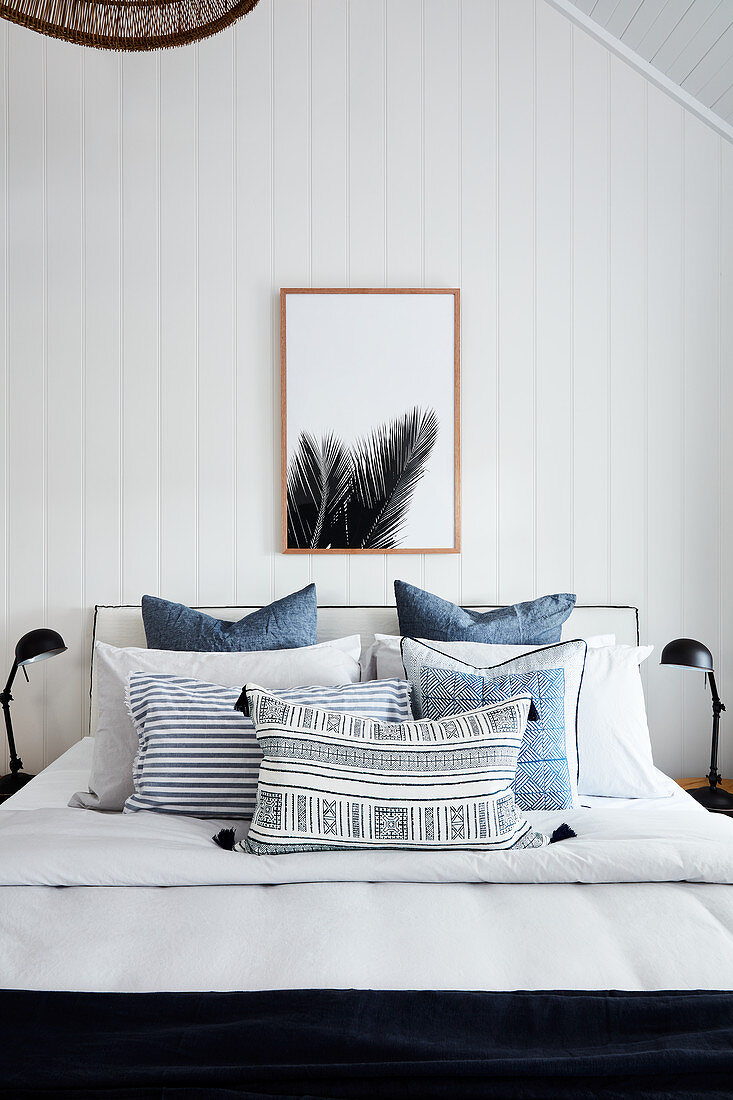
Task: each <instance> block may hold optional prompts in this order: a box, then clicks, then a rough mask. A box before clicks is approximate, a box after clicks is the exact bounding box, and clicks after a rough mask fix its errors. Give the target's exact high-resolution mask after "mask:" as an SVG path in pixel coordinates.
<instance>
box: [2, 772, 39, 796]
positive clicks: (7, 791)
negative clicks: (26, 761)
mask: <svg viewBox="0 0 733 1100" xmlns="http://www.w3.org/2000/svg"><path fill="white" fill-rule="evenodd" d="M33 778H34V776H32V775H28V773H27V772H8V774H7V775H4V776H3V777H2V778H1V779H0V800H2V799H5V798H10V796H11V794H15V793H16V791H19V790H20V788H21V787H25V785H26V783H28V781H29V780H31V779H33Z"/></svg>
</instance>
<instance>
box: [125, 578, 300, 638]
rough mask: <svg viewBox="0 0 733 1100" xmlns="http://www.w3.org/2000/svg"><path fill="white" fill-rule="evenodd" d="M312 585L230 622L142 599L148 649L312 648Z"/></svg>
mask: <svg viewBox="0 0 733 1100" xmlns="http://www.w3.org/2000/svg"><path fill="white" fill-rule="evenodd" d="M317 611H318V605H317V601H316V586H315V585H314V584H309V585H308V587H307V588H302V589H301V590H300V592H293V593H292V594H291V595H290V596H283V598H282V599H281V600H275V602H274V603H270V604H268V605H267V607H263V608H260V610H259V611H253V612H252V614H251V615H245V617H244V618H243V619H240V620H239V621H238V622H236V623H229V622H227V621H226V620H225V619H215V618H213V617H212V616H211V615H205V614H204V613H203V611H195V610H194V609H193V608H192V607H186V605H185V604H182V603H171V601H170V600H161V599H159V598H158V597H157V596H143V623H144V624H145V637H146V638H147V642H148V649H178V650H189V651H190V650H193V651H196V652H198V653H233V652H238V651H242V650H249V651H252V650H256V649H298V648H299V647H300V646H304V645H315V642H316V616H317Z"/></svg>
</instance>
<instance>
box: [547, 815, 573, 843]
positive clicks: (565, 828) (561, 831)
mask: <svg viewBox="0 0 733 1100" xmlns="http://www.w3.org/2000/svg"><path fill="white" fill-rule="evenodd" d="M577 835H578V834H577V833H576V832H575V831H574V830H573V829H571V828H570V826H569V825H566V824H565V822H564V821H563V823H562V825H558V827H557V828H556V829H555V832H554V833H553V834H552V836H551V837H550V844H557V842H558V841H559V840H571V839H572V838H573V837H574V836H577Z"/></svg>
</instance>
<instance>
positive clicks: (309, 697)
mask: <svg viewBox="0 0 733 1100" xmlns="http://www.w3.org/2000/svg"><path fill="white" fill-rule="evenodd" d="M126 695H127V703H128V708H129V712H130V716H131V718H132V721H133V723H134V725H135V728H136V730H137V734H138V752H137V755H136V757H135V763H134V765H133V782H134V785H135V792H134V794H132V795H131V796H130V797H129V798H128V799H127V801H126V802H125V813H129V812H133V811H136V810H153V811H156V812H157V813H167V814H187V815H189V816H192V817H225V818H249V817H251V816H252V814H253V812H254V807H255V797H256V793H257V777H258V775H259V770H260V762H261V760H262V750H261V749H260V747H259V744H258V742H257V738H256V737H255V732H254V726H253V723H252V720H251V719H250V718H245V717H244V716H243V715H242V714H240V713H239V711H236V710H235V709H234V704H235V703H236V702H237V699H238V698H239V695H240V690H239V689H238V688H226V687H220V686H219V685H218V684H208V683H206V682H205V681H203V680H189V679H185V678H183V677H180V676H164V675H155V674H152V673H147V672H132V673H130V676H129V678H128V684H127V692H126ZM278 697H279V698H282V699H284V700H286V701H287V702H288V703H300V704H306V705H308V704H309V705H312V706H318V707H324V708H327V709H329V710H335V711H341V712H342V713H344V714H355V715H363V716H366V717H369V718H375V719H378V720H380V721H384V722H405V721H408V720H409V719H410V718H411V717H412V713H411V711H410V701H409V686H408V685H407V683H406V682H405V681H404V680H374V681H371V682H369V683H365V684H345V685H343V686H342V687H302V688H291V689H288V690H287V691H285V690H284V691H279V692H278Z"/></svg>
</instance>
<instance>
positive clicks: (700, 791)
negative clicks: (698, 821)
mask: <svg viewBox="0 0 733 1100" xmlns="http://www.w3.org/2000/svg"><path fill="white" fill-rule="evenodd" d="M687 793H688V794H691V795H692V797H693V798H694V799H695V801H696V802H699V803H700V805H701V806H704V807H705V809H706V810H712V811H713V813H719V814H726V813H728V814H733V794H728V791H725V790H723V788H722V787H711V786H710V785H709V784H708V786H707V787H694V788H693V789H692V790H688V792H687Z"/></svg>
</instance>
